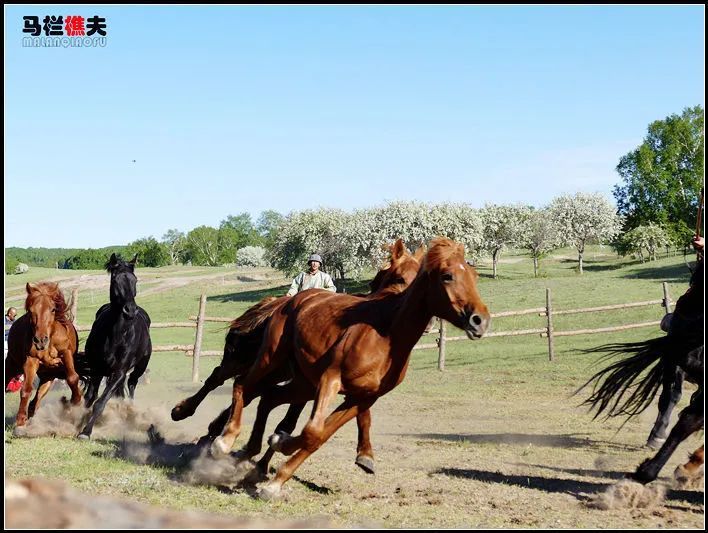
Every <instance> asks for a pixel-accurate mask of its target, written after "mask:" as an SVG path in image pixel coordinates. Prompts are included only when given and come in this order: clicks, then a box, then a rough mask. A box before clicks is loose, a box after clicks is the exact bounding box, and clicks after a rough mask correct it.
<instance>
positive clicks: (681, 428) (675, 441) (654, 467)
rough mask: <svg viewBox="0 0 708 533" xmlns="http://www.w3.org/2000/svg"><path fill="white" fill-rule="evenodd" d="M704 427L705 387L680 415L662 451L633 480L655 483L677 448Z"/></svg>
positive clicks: (643, 465) (641, 466) (644, 463)
mask: <svg viewBox="0 0 708 533" xmlns="http://www.w3.org/2000/svg"><path fill="white" fill-rule="evenodd" d="M702 427H703V387H701V388H700V389H699V390H697V391H696V392H695V393H694V394H693V397H692V398H691V403H690V404H689V405H688V407H686V408H685V409H684V410H683V411H681V414H680V415H679V419H678V422H676V425H675V426H674V427H673V429H672V430H671V433H669V438H668V439H666V442H665V443H664V444H663V445H662V446H661V449H659V451H658V452H657V454H656V455H655V456H654V457H652V458H651V459H647V460H646V461H644V462H643V463H642V464H641V465H639V468H637V470H636V472H634V474H632V476H631V477H632V479H634V480H635V481H639V482H640V483H644V484H646V483H649V482H651V481H654V480H655V479H656V478H657V476H658V475H659V472H660V471H661V469H662V467H663V466H664V465H665V464H666V461H668V460H669V457H671V455H672V454H673V453H674V451H675V450H676V447H677V446H678V445H679V444H681V442H683V441H684V440H685V439H686V437H688V436H689V435H691V434H692V433H694V432H696V431H698V430H699V429H701V428H702Z"/></svg>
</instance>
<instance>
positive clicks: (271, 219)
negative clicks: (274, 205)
mask: <svg viewBox="0 0 708 533" xmlns="http://www.w3.org/2000/svg"><path fill="white" fill-rule="evenodd" d="M283 222H285V217H284V216H283V215H281V214H280V213H278V212H277V211H273V210H272V209H269V210H267V211H263V212H262V213H261V215H260V216H259V217H258V220H257V221H256V230H257V231H258V234H259V236H260V240H261V243H260V245H262V246H264V247H265V248H266V249H267V250H270V249H271V248H272V247H273V243H274V242H275V237H276V235H277V233H278V230H279V229H280V227H281V226H282V224H283Z"/></svg>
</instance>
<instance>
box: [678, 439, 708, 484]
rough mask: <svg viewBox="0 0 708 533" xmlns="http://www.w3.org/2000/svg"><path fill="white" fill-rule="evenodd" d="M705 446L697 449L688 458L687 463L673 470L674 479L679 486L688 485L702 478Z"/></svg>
mask: <svg viewBox="0 0 708 533" xmlns="http://www.w3.org/2000/svg"><path fill="white" fill-rule="evenodd" d="M704 451H705V445H703V446H701V447H700V448H698V449H697V450H696V451H695V452H693V453H692V454H691V456H690V457H689V458H688V462H687V463H686V464H683V465H678V466H677V467H676V470H674V479H675V480H676V481H678V482H679V483H681V484H689V483H691V482H692V481H694V480H696V479H700V478H702V477H703V472H702V470H703V469H702V468H701V467H702V466H703V459H704V456H703V454H704Z"/></svg>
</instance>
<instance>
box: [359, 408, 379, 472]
mask: <svg viewBox="0 0 708 533" xmlns="http://www.w3.org/2000/svg"><path fill="white" fill-rule="evenodd" d="M356 425H357V430H358V432H359V434H358V442H357V447H356V461H354V464H356V465H357V466H358V467H359V468H361V469H362V470H363V471H364V472H366V473H367V474H373V473H374V450H373V449H372V447H371V439H370V435H369V432H370V430H371V409H366V410H365V411H361V412H360V413H359V414H357V415H356Z"/></svg>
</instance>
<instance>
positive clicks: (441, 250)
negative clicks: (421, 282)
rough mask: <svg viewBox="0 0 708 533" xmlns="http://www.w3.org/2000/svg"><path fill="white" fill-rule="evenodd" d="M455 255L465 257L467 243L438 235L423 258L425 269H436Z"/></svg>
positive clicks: (425, 270)
mask: <svg viewBox="0 0 708 533" xmlns="http://www.w3.org/2000/svg"><path fill="white" fill-rule="evenodd" d="M455 255H460V256H461V257H460V258H461V259H462V260H464V257H465V245H464V244H461V243H456V242H455V241H453V240H451V239H448V238H447V237H438V238H437V239H434V240H433V241H432V242H431V243H430V248H429V249H428V253H427V254H425V258H424V260H423V269H422V270H423V271H424V272H430V271H431V270H436V269H437V268H440V266H441V265H442V264H443V263H444V262H445V261H447V260H448V259H450V258H451V257H453V256H455Z"/></svg>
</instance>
